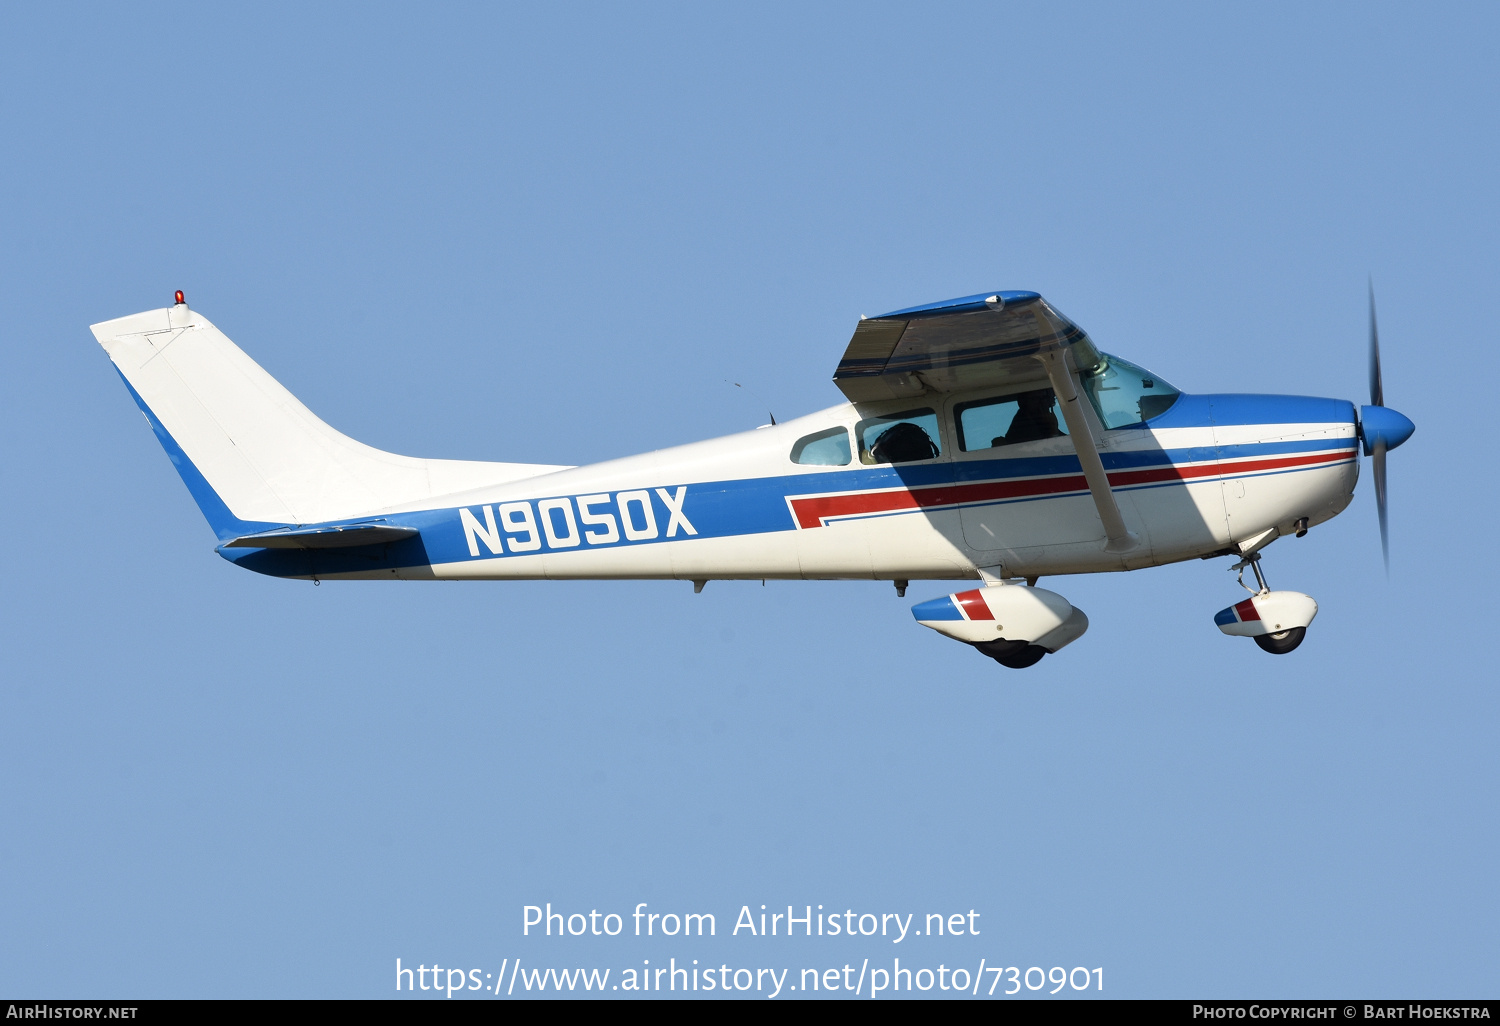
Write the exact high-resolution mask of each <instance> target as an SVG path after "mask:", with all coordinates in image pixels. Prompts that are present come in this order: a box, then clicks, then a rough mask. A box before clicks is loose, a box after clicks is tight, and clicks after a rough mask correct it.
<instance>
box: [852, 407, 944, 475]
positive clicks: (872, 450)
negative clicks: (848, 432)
mask: <svg viewBox="0 0 1500 1026" xmlns="http://www.w3.org/2000/svg"><path fill="white" fill-rule="evenodd" d="M854 433H855V434H856V435H858V436H859V461H860V462H861V463H870V464H874V463H914V462H916V461H917V460H931V459H936V458H937V456H938V454H939V453H941V452H942V442H941V441H940V436H939V435H938V419H937V414H936V413H934V412H933V411H931V410H907V411H906V412H905V413H892V414H890V415H888V416H885V417H871V418H869V419H868V420H862V421H860V422H859V424H858V426H857V427H855V429H854Z"/></svg>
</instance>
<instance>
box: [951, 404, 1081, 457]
mask: <svg viewBox="0 0 1500 1026" xmlns="http://www.w3.org/2000/svg"><path fill="white" fill-rule="evenodd" d="M953 421H954V423H955V424H956V425H957V426H958V447H959V448H960V449H962V450H963V451H964V452H973V451H974V450H976V449H993V448H995V447H996V446H1001V445H1015V444H1017V443H1018V442H1035V441H1039V440H1040V439H1043V438H1061V437H1062V436H1063V435H1066V434H1067V433H1068V425H1067V422H1066V421H1064V420H1063V415H1062V410H1060V409H1058V406H1057V396H1056V395H1054V394H1053V392H1052V389H1050V388H1036V389H1032V390H1031V391H1029V392H1018V393H1014V394H1011V395H1002V396H996V397H995V398H993V399H976V400H975V401H974V402H971V403H959V405H958V406H957V407H955V408H954V410H953Z"/></svg>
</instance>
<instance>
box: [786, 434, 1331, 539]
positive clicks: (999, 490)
mask: <svg viewBox="0 0 1500 1026" xmlns="http://www.w3.org/2000/svg"><path fill="white" fill-rule="evenodd" d="M1352 451H1353V450H1350V449H1345V450H1341V451H1339V452H1324V453H1314V454H1312V455H1306V456H1282V457H1277V458H1275V459H1262V460H1237V461H1235V462H1232V463H1203V464H1199V465H1197V466H1190V467H1181V466H1176V465H1172V466H1167V467H1152V468H1149V469H1146V470H1117V471H1115V472H1114V473H1112V474H1110V475H1109V483H1110V485H1112V486H1113V487H1115V488H1128V487H1131V486H1133V485H1144V484H1160V483H1163V482H1167V481H1189V480H1192V479H1195V478H1203V477H1232V476H1234V475H1235V474H1248V473H1255V472H1258V471H1263V470H1285V469H1287V468H1289V467H1309V466H1314V465H1316V464H1319V463H1334V462H1340V461H1343V460H1347V459H1349V457H1350V453H1351V452H1352ZM1088 487H1089V486H1088V482H1087V481H1086V480H1084V477H1083V475H1082V474H1067V475H1064V476H1061V477H1043V478H1031V479H1029V480H1024V481H982V482H980V483H978V484H952V485H935V486H933V487H931V488H918V489H906V488H900V489H895V490H892V491H887V492H855V493H852V494H845V495H810V496H807V497H805V498H797V499H793V500H791V502H792V509H793V511H794V512H795V515H796V517H797V526H798V527H822V526H823V524H824V523H825V522H826V521H828V520H829V519H832V518H834V517H848V516H860V515H868V514H872V513H896V512H900V511H904V510H909V511H916V510H919V509H931V508H933V507H938V506H958V505H962V504H967V503H977V502H1000V501H1003V500H1006V499H1024V498H1033V497H1036V496H1040V495H1058V494H1062V493H1065V492H1086V491H1088Z"/></svg>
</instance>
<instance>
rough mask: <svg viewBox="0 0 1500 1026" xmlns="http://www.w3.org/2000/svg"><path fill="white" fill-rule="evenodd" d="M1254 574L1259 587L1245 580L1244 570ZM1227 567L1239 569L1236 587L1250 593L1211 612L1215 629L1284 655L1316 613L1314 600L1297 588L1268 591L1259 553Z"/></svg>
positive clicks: (1302, 634) (1292, 647)
mask: <svg viewBox="0 0 1500 1026" xmlns="http://www.w3.org/2000/svg"><path fill="white" fill-rule="evenodd" d="M1247 568H1248V569H1249V570H1250V571H1251V573H1253V574H1254V575H1255V583H1256V584H1257V585H1259V586H1260V587H1259V590H1257V589H1255V588H1252V587H1250V585H1248V584H1246V583H1245V570H1246V569H1247ZM1229 569H1231V570H1238V571H1239V582H1240V587H1242V588H1244V589H1245V590H1246V591H1248V592H1249V593H1250V597H1249V598H1247V599H1245V601H1243V602H1237V603H1235V604H1234V605H1232V606H1230V607H1229V608H1228V609H1221V610H1219V612H1218V613H1216V614H1214V623H1216V624H1218V625H1219V630H1221V631H1223V632H1224V633H1225V634H1228V635H1231V636H1233V637H1241V638H1254V639H1255V643H1256V644H1257V645H1259V646H1260V647H1261V650H1262V651H1265V652H1270V653H1271V654H1272V655H1286V654H1287V653H1288V652H1290V651H1292V650H1293V649H1295V648H1296V647H1297V646H1298V645H1300V644H1302V639H1303V638H1305V637H1307V628H1308V625H1309V624H1311V623H1312V621H1313V617H1315V616H1317V615H1318V604H1317V603H1316V602H1314V601H1313V599H1312V596H1311V595H1304V594H1302V592H1300V591H1272V590H1271V589H1270V588H1268V587H1267V586H1266V578H1265V575H1264V574H1262V573H1261V572H1260V553H1259V552H1252V553H1251V554H1250V555H1248V556H1246V557H1245V558H1244V559H1242V560H1240V561H1239V562H1238V563H1236V564H1235V565H1234V566H1232V567H1230V568H1229Z"/></svg>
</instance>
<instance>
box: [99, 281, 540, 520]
mask: <svg viewBox="0 0 1500 1026" xmlns="http://www.w3.org/2000/svg"><path fill="white" fill-rule="evenodd" d="M91 330H92V331H93V333H94V337H95V338H96V339H98V340H99V344H100V345H102V346H103V347H104V349H105V351H106V352H107V353H109V358H110V359H111V360H113V361H114V364H115V368H116V369H117V370H118V371H119V372H120V375H121V376H122V377H123V378H124V379H125V382H126V384H127V385H128V386H129V388H130V391H131V394H132V395H133V396H134V397H135V400H136V402H137V403H139V404H140V406H141V409H142V410H143V411H145V413H146V418H147V420H149V421H150V422H151V426H152V429H153V430H154V431H155V432H156V434H157V436H158V438H159V439H160V440H161V443H162V446H163V447H164V448H165V449H166V450H167V455H168V456H170V457H171V458H172V462H173V463H175V464H176V465H177V470H178V473H180V474H181V475H182V479H183V481H184V482H186V484H187V486H188V489H189V491H191V492H192V493H193V498H194V499H196V500H197V502H198V506H199V508H200V509H202V510H203V514H204V516H206V517H207V518H208V522H209V524H210V526H212V527H213V529H214V531H215V533H217V534H218V535H219V537H220V538H221V539H222V538H227V537H230V536H232V535H236V534H243V533H246V531H248V530H256V529H260V530H263V529H265V527H266V526H274V525H277V524H313V523H321V522H324V521H329V520H344V519H349V518H352V517H358V516H363V515H366V514H370V513H375V512H379V511H382V510H388V509H391V508H393V507H401V506H411V505H413V504H417V503H421V502H423V501H424V500H427V499H432V498H436V497H438V496H442V495H448V494H451V493H454V492H460V491H466V490H469V489H472V488H482V487H484V486H486V485H492V484H500V483H503V482H506V481H515V480H520V479H521V478H526V477H535V476H536V475H538V474H546V473H550V472H551V471H554V470H561V469H564V468H562V467H553V466H544V465H541V464H530V463H478V462H469V461H463V460H423V459H414V458H412V457H410V456H397V455H395V454H393V453H388V452H382V451H381V450H379V449H373V448H371V447H370V446H368V445H364V444H363V443H360V442H356V441H355V440H354V439H352V438H350V437H348V436H347V435H344V434H341V433H339V432H338V431H335V430H334V429H333V428H331V427H329V426H328V425H327V424H325V423H323V421H321V420H319V419H318V418H317V417H316V416H315V415H314V414H313V413H312V411H311V410H309V409H308V408H307V407H306V406H303V405H302V404H301V403H300V402H298V401H297V398H296V397H295V396H293V395H292V394H291V393H290V392H288V391H287V390H286V389H285V388H283V387H282V386H281V384H280V383H279V382H277V381H276V379H275V378H273V377H271V375H269V374H267V373H266V372H265V371H264V370H262V369H261V368H260V366H259V365H257V364H256V363H255V361H253V360H251V359H250V358H249V357H248V356H246V355H245V354H244V353H243V352H242V351H241V350H240V348H239V347H238V346H236V345H235V344H234V343H233V342H231V341H229V339H228V338H226V337H225V336H224V334H223V332H221V331H219V329H218V328H215V327H214V326H213V325H212V324H211V323H209V321H208V318H206V317H204V316H202V315H201V314H198V313H196V312H194V311H192V310H190V309H188V307H187V306H186V305H185V304H182V303H179V304H178V305H176V306H173V307H169V308H167V309H163V310H150V311H147V312H146V313H139V314H134V315H132V316H130V317H121V318H118V319H117V320H113V321H104V322H103V323H101V324H95V325H93V326H92V327H91Z"/></svg>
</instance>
